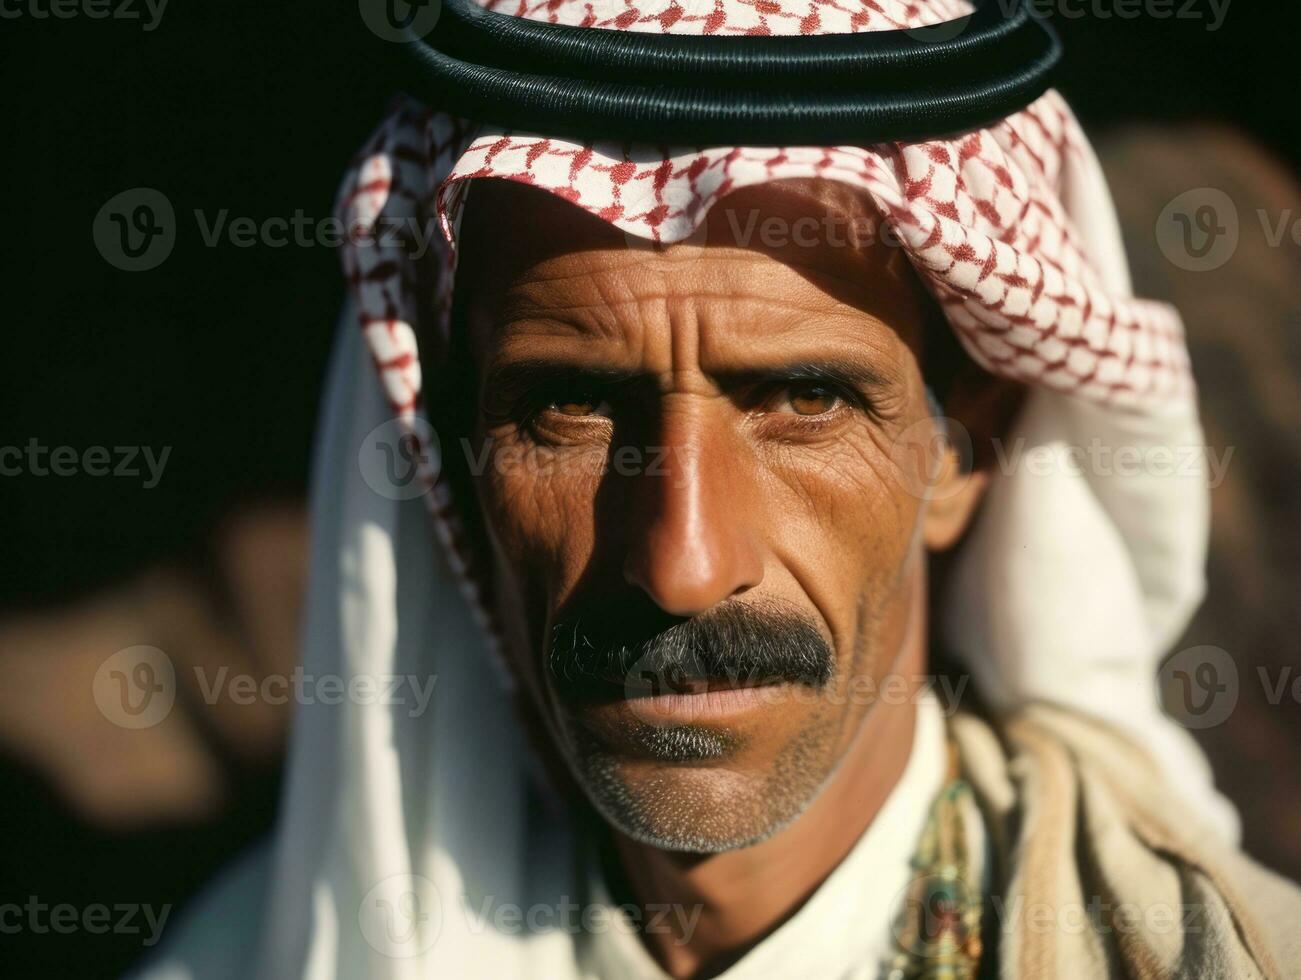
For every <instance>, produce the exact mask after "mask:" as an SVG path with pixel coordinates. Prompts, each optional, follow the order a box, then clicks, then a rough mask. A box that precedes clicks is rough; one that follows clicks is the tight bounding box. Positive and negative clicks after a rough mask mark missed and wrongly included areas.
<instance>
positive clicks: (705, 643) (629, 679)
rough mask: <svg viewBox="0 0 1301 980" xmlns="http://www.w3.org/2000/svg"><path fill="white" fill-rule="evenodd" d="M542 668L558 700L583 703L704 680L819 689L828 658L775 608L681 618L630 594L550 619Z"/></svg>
mask: <svg viewBox="0 0 1301 980" xmlns="http://www.w3.org/2000/svg"><path fill="white" fill-rule="evenodd" d="M546 669H547V673H548V674H549V675H550V677H551V680H552V683H553V684H554V686H555V688H556V690H557V692H558V693H560V694H561V695H562V696H568V697H574V698H579V699H590V698H594V697H610V696H611V695H612V694H616V693H617V692H618V690H619V689H620V688H623V689H624V690H626V691H631V690H634V689H635V690H638V691H646V692H648V693H652V694H663V693H669V692H671V691H673V690H679V691H681V690H685V689H686V687H685V682H686V681H687V680H690V679H705V678H715V679H716V678H726V679H727V680H728V681H730V682H732V683H736V684H763V683H774V682H777V681H791V682H794V683H801V684H808V685H810V686H814V687H822V686H824V685H825V684H827V682H829V681H830V680H831V677H832V675H833V673H834V669H835V656H834V654H833V653H832V650H831V647H830V646H829V645H828V644H827V642H826V641H825V640H824V639H823V638H822V634H821V633H819V632H818V629H817V627H816V626H815V625H814V624H813V623H812V622H811V621H810V620H809V619H807V618H805V617H804V616H802V615H800V614H799V613H797V612H794V611H792V610H789V609H786V608H782V607H778V606H776V605H772V604H763V605H759V604H750V603H742V602H739V601H736V600H733V601H730V602H727V603H724V604H722V605H720V606H718V607H717V608H715V609H713V610H711V611H710V612H708V613H703V614H701V615H700V616H695V617H692V618H690V619H683V618H681V617H675V616H670V615H668V614H667V613H664V612H663V611H662V610H660V609H658V608H657V607H654V606H653V604H651V603H649V602H648V601H642V600H638V599H635V598H631V597H630V598H629V599H628V600H627V601H614V602H608V603H602V604H600V605H599V606H598V605H596V604H591V605H589V606H588V607H587V608H586V609H584V610H581V611H579V610H576V611H574V612H572V613H568V614H565V615H562V616H561V617H560V618H559V619H557V620H556V622H555V624H554V625H553V626H552V629H551V642H550V644H549V645H548V649H547V656H546Z"/></svg>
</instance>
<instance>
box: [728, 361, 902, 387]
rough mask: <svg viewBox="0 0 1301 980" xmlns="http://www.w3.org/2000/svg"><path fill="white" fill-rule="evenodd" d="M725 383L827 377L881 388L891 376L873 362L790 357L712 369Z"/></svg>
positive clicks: (846, 384)
mask: <svg viewBox="0 0 1301 980" xmlns="http://www.w3.org/2000/svg"><path fill="white" fill-rule="evenodd" d="M710 376H711V377H714V378H718V379H719V380H720V381H722V382H723V383H724V384H725V385H729V384H754V383H756V382H757V383H762V382H780V381H827V382H831V383H832V384H837V385H840V386H842V387H845V388H861V389H868V390H880V389H883V388H888V387H890V384H891V381H890V379H889V377H887V376H886V375H885V374H883V373H882V372H881V371H879V370H877V369H876V368H874V367H873V366H872V365H870V364H866V363H862V362H859V361H847V360H840V359H836V358H832V359H829V360H819V361H809V360H800V361H790V362H787V363H784V364H775V365H765V366H762V367H754V368H743V369H738V370H735V371H716V372H711V375H710Z"/></svg>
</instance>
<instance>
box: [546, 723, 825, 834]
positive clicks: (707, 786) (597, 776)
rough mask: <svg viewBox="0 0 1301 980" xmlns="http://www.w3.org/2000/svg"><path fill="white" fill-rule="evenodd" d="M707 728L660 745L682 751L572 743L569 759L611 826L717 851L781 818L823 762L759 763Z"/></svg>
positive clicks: (778, 827)
mask: <svg viewBox="0 0 1301 980" xmlns="http://www.w3.org/2000/svg"><path fill="white" fill-rule="evenodd" d="M712 735H713V733H707V732H706V733H701V732H697V731H689V732H675V733H674V734H673V735H671V736H670V738H669V748H668V750H667V751H668V752H678V751H680V750H690V749H699V750H702V751H700V752H696V753H694V754H692V753H689V752H683V755H687V754H691V756H692V757H690V758H678V759H670V758H667V757H661V758H646V757H644V756H643V755H641V754H639V755H638V756H636V757H629V756H625V755H618V754H614V753H612V752H610V751H608V750H605V749H603V748H597V747H595V746H593V745H592V744H590V742H589V743H588V744H586V745H582V746H580V747H578V751H577V752H576V753H575V756H574V757H573V759H572V762H571V766H572V768H573V770H574V773H575V775H576V776H577V777H578V781H579V783H580V784H581V785H582V787H583V790H584V792H585V793H586V795H587V797H588V799H589V800H590V801H591V802H592V804H593V806H595V807H596V809H597V810H598V811H599V812H600V814H601V815H602V816H603V817H604V818H605V820H606V822H608V823H609V824H610V825H611V826H612V827H613V828H614V829H615V830H617V831H619V832H620V833H622V834H624V835H625V836H627V837H629V838H631V839H632V840H635V841H637V842H639V843H642V844H647V845H650V846H652V847H656V848H659V849H661V850H665V851H681V852H688V853H695V854H717V853H721V852H724V851H734V850H738V849H740V848H745V847H752V846H754V845H755V844H759V843H762V842H763V841H765V840H767V839H768V838H770V837H772V836H774V835H775V834H777V833H779V832H780V831H782V830H783V829H785V828H786V827H787V826H789V825H790V824H791V823H792V822H793V821H794V820H795V819H796V818H798V817H799V816H800V814H801V813H803V812H804V810H805V809H806V808H807V807H808V805H809V804H810V803H811V802H812V801H813V799H814V798H815V797H816V796H817V794H818V791H819V789H820V788H821V786H822V784H823V782H824V779H825V776H826V770H827V769H829V768H830V767H829V766H825V767H822V766H819V767H808V766H802V767H799V768H798V769H797V770H796V771H792V770H791V768H790V767H788V766H787V765H785V764H784V763H783V761H782V760H783V758H784V757H786V756H787V755H788V753H787V752H782V753H779V754H778V755H777V756H776V757H775V758H771V757H770V758H769V759H768V760H767V761H766V764H758V763H757V762H756V761H755V760H750V759H746V758H745V757H746V756H747V755H749V754H750V753H748V752H746V751H745V750H744V748H743V747H740V746H728V749H727V750H725V751H722V752H721V753H720V754H714V752H715V750H716V749H719V748H721V746H720V744H719V743H718V742H716V741H715V739H714V738H713V737H712Z"/></svg>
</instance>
